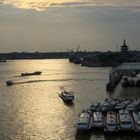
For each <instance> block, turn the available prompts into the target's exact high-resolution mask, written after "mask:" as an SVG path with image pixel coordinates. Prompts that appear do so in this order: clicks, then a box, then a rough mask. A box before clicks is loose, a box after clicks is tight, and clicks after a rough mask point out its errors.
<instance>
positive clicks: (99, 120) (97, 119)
mask: <svg viewBox="0 0 140 140" xmlns="http://www.w3.org/2000/svg"><path fill="white" fill-rule="evenodd" d="M92 127H93V128H103V127H104V117H103V114H102V112H101V111H96V112H93V122H92Z"/></svg>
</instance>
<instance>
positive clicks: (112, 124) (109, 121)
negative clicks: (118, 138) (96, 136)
mask: <svg viewBox="0 0 140 140" xmlns="http://www.w3.org/2000/svg"><path fill="white" fill-rule="evenodd" d="M104 131H105V132H117V131H118V127H117V114H116V112H114V111H109V112H107V116H106V118H105V127H104Z"/></svg>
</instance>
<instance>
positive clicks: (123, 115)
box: [119, 110, 134, 131]
mask: <svg viewBox="0 0 140 140" xmlns="http://www.w3.org/2000/svg"><path fill="white" fill-rule="evenodd" d="M133 127H134V126H133V120H132V117H131V115H130V113H129V112H128V111H127V110H120V111H119V129H120V130H121V131H130V130H133Z"/></svg>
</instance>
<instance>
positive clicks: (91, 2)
mask: <svg viewBox="0 0 140 140" xmlns="http://www.w3.org/2000/svg"><path fill="white" fill-rule="evenodd" d="M0 4H5V5H12V6H14V7H17V8H23V9H36V10H45V9H46V8H49V7H67V6H68V7H78V6H96V7H98V6H104V7H105V6H111V7H127V8H133V7H136V9H137V10H138V9H139V7H140V0H0Z"/></svg>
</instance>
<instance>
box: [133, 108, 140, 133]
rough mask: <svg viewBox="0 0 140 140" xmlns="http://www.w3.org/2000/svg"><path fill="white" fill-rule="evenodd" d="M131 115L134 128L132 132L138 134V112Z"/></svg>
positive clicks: (139, 115) (139, 129) (139, 124)
mask: <svg viewBox="0 0 140 140" xmlns="http://www.w3.org/2000/svg"><path fill="white" fill-rule="evenodd" d="M132 115H133V120H134V126H135V128H134V130H135V131H136V132H140V111H138V112H133V113H132Z"/></svg>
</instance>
